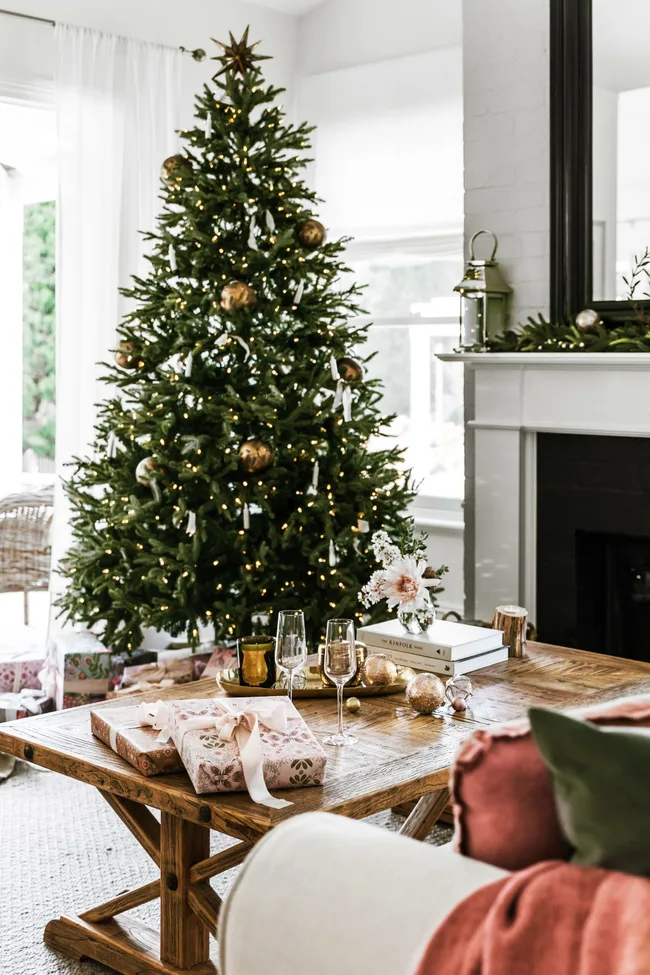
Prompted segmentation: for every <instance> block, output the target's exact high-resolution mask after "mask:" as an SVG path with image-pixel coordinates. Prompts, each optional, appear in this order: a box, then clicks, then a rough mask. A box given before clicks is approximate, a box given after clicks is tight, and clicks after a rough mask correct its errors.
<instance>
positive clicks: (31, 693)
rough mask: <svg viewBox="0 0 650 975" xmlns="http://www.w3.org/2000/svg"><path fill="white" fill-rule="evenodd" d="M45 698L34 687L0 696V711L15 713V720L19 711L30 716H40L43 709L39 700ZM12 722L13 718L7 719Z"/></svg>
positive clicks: (41, 692)
mask: <svg viewBox="0 0 650 975" xmlns="http://www.w3.org/2000/svg"><path fill="white" fill-rule="evenodd" d="M42 698H43V691H41V690H37V689H36V688H33V687H23V689H22V690H20V691H16V692H14V693H6V694H0V710H2V711H6V712H8V713H13V716H14V718H15V717H16V715H17V713H18V712H19V711H27V712H28V713H29V714H39V712H40V710H41V707H40V704H39V703H38V699H42ZM7 720H8V721H11V720H12V719H11V718H8V719H7Z"/></svg>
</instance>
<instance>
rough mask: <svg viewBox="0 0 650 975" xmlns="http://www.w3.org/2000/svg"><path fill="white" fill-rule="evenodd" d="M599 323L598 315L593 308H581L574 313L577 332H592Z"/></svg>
mask: <svg viewBox="0 0 650 975" xmlns="http://www.w3.org/2000/svg"><path fill="white" fill-rule="evenodd" d="M601 324H602V322H601V318H600V315H599V314H598V312H597V311H595V309H593V308H583V309H582V311H579V312H578V314H577V315H576V328H577V329H578V331H579V332H592V331H594V330H595V329H597V328H598V326H599V325H601Z"/></svg>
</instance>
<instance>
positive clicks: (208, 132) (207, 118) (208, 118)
mask: <svg viewBox="0 0 650 975" xmlns="http://www.w3.org/2000/svg"><path fill="white" fill-rule="evenodd" d="M204 131H205V137H206V139H209V138H210V136H211V135H212V113H211V112H208V114H207V115H206V116H205V130H204Z"/></svg>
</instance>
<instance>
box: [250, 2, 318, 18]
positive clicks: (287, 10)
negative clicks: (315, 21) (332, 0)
mask: <svg viewBox="0 0 650 975" xmlns="http://www.w3.org/2000/svg"><path fill="white" fill-rule="evenodd" d="M252 2H253V3H254V4H255V5H256V6H257V7H270V8H271V10H279V11H281V13H284V14H294V16H296V17H299V16H300V15H301V14H306V13H308V12H309V11H310V10H313V9H314V7H319V6H320V5H321V3H324V2H325V0H252Z"/></svg>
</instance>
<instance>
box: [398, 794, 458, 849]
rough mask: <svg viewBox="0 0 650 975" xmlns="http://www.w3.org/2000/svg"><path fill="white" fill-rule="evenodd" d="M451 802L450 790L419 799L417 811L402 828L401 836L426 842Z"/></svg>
mask: <svg viewBox="0 0 650 975" xmlns="http://www.w3.org/2000/svg"><path fill="white" fill-rule="evenodd" d="M448 802H449V789H439V790H438V791H437V792H431V793H430V794H429V795H428V796H422V798H421V799H418V801H417V803H416V806H415V809H414V810H413V812H412V813H411V814H410V815H409V817H408V819H407V820H406V822H405V823H404V825H403V826H402V828H401V830H400V834H401V835H402V836H410V837H411V838H412V839H414V840H424V839H426V837H427V836H428V835H429V832H430V831H431V828H432V827H433V826H435V824H436V823H437V822H438V820H439V819H440V816H441V814H442V812H443V810H444V808H445V806H446V805H447V803H448Z"/></svg>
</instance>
